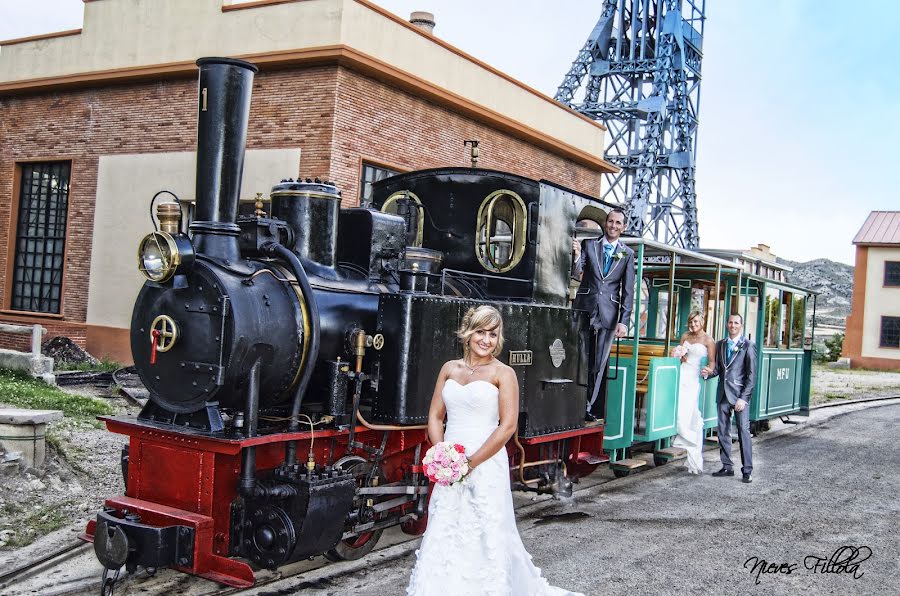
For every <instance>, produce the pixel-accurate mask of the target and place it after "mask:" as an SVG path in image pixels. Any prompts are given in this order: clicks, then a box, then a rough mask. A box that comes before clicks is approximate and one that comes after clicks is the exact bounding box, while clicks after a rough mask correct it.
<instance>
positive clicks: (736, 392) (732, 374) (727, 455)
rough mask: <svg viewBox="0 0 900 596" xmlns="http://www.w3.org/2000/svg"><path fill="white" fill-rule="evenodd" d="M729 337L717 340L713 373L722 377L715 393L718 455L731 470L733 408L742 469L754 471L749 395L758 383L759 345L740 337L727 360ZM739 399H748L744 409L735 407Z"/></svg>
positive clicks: (745, 471)
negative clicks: (737, 345)
mask: <svg viewBox="0 0 900 596" xmlns="http://www.w3.org/2000/svg"><path fill="white" fill-rule="evenodd" d="M727 345H728V340H725V339H720V340H719V341H717V342H716V363H715V369H714V370H713V372H712V374H710V375H709V376H710V378H711V377H715V376H718V377H719V388H718V390H717V393H716V398H717V403H718V406H719V408H718V412H719V417H718V423H719V428H718V432H719V457H720V458H721V460H722V467H723V468H725V469H727V470H731V469H732V468H733V463H732V461H731V413H732V412H734V418H735V422H736V424H737V429H738V442H739V443H740V446H741V472H743V473H744V474H750V472H752V471H753V449H752V445H751V443H750V398H751V397H752V396H753V387H754V386H756V346H754V345H753V343H752V342H750V341H748V340H747V339H746V338H741V342H740V343H739V345H740V349H738V350H736V351H733V353H732V356H731V360H727V358H726V356H727V353H728V348H727ZM738 399H742V400H744V401H745V402H747V407H746V408H744V411H743V412H738V411H736V410H735V409H734V404H735V403H737V400H738Z"/></svg>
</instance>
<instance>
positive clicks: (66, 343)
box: [41, 335, 100, 368]
mask: <svg viewBox="0 0 900 596" xmlns="http://www.w3.org/2000/svg"><path fill="white" fill-rule="evenodd" d="M41 352H42V353H43V354H44V356H49V357H51V358H53V367H54V368H60V365H62V364H89V365H99V364H100V361H99V360H97V359H96V358H94V357H93V356H91V355H90V354H88V353H87V352H85V351H84V350H83V349H81V348H80V347H79V346H78V344H76V343H75V342H74V341H72V340H71V339H69V338H68V337H64V336H62V335H59V336H56V337H54V338H52V339H48V340H47V341H46V342H44V345H43V346H41Z"/></svg>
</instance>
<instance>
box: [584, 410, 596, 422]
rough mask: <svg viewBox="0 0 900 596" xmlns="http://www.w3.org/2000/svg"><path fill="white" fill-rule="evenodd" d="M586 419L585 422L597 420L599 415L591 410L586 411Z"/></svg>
mask: <svg viewBox="0 0 900 596" xmlns="http://www.w3.org/2000/svg"><path fill="white" fill-rule="evenodd" d="M584 421H585V422H597V417H596V416H594V415H593V414H591V413H590V412H585V413H584Z"/></svg>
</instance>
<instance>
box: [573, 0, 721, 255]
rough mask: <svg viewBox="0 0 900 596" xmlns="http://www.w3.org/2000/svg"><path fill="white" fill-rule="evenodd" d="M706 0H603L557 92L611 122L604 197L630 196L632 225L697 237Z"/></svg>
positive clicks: (686, 242) (674, 238)
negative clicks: (696, 183) (610, 166)
mask: <svg viewBox="0 0 900 596" xmlns="http://www.w3.org/2000/svg"><path fill="white" fill-rule="evenodd" d="M705 5H706V0H605V2H604V3H603V11H602V14H601V15H600V20H599V21H597V25H596V26H595V27H594V30H593V31H592V32H591V35H590V37H589V38H588V41H587V43H585V44H584V47H583V48H582V49H581V51H580V52H579V53H578V57H577V58H576V59H575V62H574V63H573V64H572V68H571V69H570V70H569V72H568V74H567V75H566V77H565V79H564V80H563V83H562V84H561V85H560V86H559V89H558V90H557V92H556V100H557V101H559V102H561V103H564V104H566V105H567V106H569V107H571V108H573V109H575V110H577V111H578V112H581V113H582V114H585V115H586V116H589V117H590V118H593V119H595V120H599V121H601V122H603V124H604V125H606V127H607V128H608V134H609V142H608V144H607V147H606V153H605V155H604V157H605V158H606V160H607V161H610V162H611V163H613V164H615V165H617V166H619V167H620V168H621V171H619V172H617V173H615V174H604V182H605V184H604V191H603V195H602V198H603V199H605V200H607V201H610V202H613V203H620V204H622V206H623V208H624V210H625V212H626V213H627V214H628V221H627V223H628V229H629V230H630V231H631V232H632V233H634V234H637V235H640V236H643V237H645V238H653V239H655V240H658V241H660V242H665V243H666V244H673V245H677V246H682V247H685V248H696V247H697V246H698V245H699V236H698V232H697V195H696V191H695V188H694V171H695V168H694V156H695V155H696V149H697V122H698V120H697V113H698V109H699V107H700V106H699V104H700V64H701V60H702V47H703V25H704V22H705V17H704V9H705Z"/></svg>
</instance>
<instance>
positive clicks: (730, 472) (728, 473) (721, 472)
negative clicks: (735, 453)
mask: <svg viewBox="0 0 900 596" xmlns="http://www.w3.org/2000/svg"><path fill="white" fill-rule="evenodd" d="M712 475H713V476H715V477H716V478H718V477H721V476H734V470H729V469H727V468H722V469H721V470H719V471H718V472H713V473H712Z"/></svg>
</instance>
